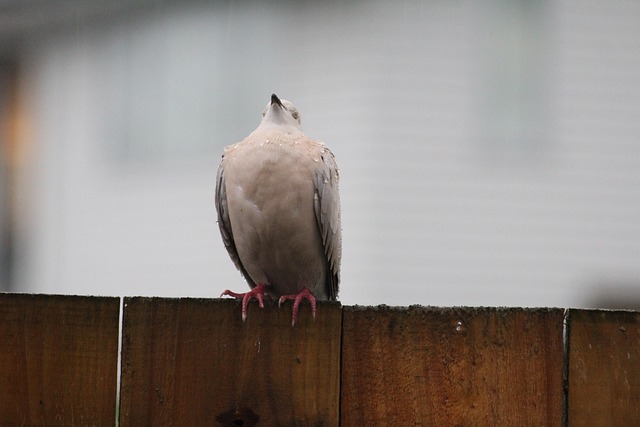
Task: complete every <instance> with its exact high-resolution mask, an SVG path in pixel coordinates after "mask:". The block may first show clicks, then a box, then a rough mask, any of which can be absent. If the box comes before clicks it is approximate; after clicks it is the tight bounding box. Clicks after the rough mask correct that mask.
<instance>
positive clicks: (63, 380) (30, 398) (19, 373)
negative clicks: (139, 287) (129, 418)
mask: <svg viewBox="0 0 640 427" xmlns="http://www.w3.org/2000/svg"><path fill="white" fill-rule="evenodd" d="M119 311H120V300H119V298H96V297H73V296H54V295H26V294H0V396H2V398H0V425H2V426H13V425H47V426H63V425H64V426H74V425H78V426H86V425H114V424H115V416H116V391H117V385H116V383H117V360H118V316H119Z"/></svg>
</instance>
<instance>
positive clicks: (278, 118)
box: [262, 93, 301, 129]
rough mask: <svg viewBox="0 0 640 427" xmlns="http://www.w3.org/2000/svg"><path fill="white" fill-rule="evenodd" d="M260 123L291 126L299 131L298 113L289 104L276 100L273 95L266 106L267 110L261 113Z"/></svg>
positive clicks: (282, 100)
mask: <svg viewBox="0 0 640 427" xmlns="http://www.w3.org/2000/svg"><path fill="white" fill-rule="evenodd" d="M262 123H271V124H276V125H285V126H293V127H295V128H297V129H301V125H300V112H299V111H298V109H297V108H296V107H295V105H293V104H292V103H291V102H289V101H287V100H286V99H280V98H278V96H277V95H276V94H275V93H274V94H273V95H271V101H269V103H268V104H267V108H265V110H264V111H263V112H262Z"/></svg>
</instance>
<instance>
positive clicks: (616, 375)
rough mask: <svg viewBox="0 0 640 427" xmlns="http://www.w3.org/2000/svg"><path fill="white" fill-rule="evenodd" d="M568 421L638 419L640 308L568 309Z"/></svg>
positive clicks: (617, 423) (614, 423)
mask: <svg viewBox="0 0 640 427" xmlns="http://www.w3.org/2000/svg"><path fill="white" fill-rule="evenodd" d="M568 408H569V425H571V426H585V425H601V426H632V425H640V313H639V312H630V311H629V312H625V311H602V310H597V311H596V310H570V311H569V397H568Z"/></svg>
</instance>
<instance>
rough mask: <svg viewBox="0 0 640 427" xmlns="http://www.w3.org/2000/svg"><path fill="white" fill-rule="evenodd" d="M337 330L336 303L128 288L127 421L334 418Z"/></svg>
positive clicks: (246, 422) (309, 421) (303, 421)
mask: <svg viewBox="0 0 640 427" xmlns="http://www.w3.org/2000/svg"><path fill="white" fill-rule="evenodd" d="M340 334H341V308H340V305H339V304H338V303H328V302H319V304H318V314H317V316H316V320H315V321H314V320H313V319H312V318H311V315H310V309H309V306H308V305H306V304H303V305H301V307H300V313H299V317H298V324H297V325H296V326H295V327H291V304H284V305H283V307H282V308H278V307H277V305H276V304H275V303H273V302H266V301H265V308H264V309H261V308H259V307H258V306H257V303H255V302H251V303H250V306H249V316H248V318H247V320H246V322H244V323H243V322H242V320H241V318H240V304H239V302H238V301H235V300H231V299H184V298H183V299H166V298H162V299H160V298H126V299H125V304H124V322H123V344H122V349H123V358H122V383H121V416H120V423H121V426H123V427H126V426H138V425H171V424H175V425H177V424H179V425H243V426H245V427H246V426H250V425H255V424H257V423H260V425H283V426H286V425H327V426H332V425H338V411H339V407H338V405H339V387H340V379H339V375H340V372H339V366H340ZM234 423H235V424H234Z"/></svg>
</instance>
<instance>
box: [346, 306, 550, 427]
mask: <svg viewBox="0 0 640 427" xmlns="http://www.w3.org/2000/svg"><path fill="white" fill-rule="evenodd" d="M562 324H563V310H558V309H539V310H538V309H536V310H527V309H482V308H479V309H476V308H468V309H467V308H454V309H441V308H425V307H409V308H389V307H384V306H383V307H377V308H375V307H368V308H358V307H344V309H343V347H342V389H341V392H342V402H341V421H342V425H343V426H364V425H512V426H516V425H523V426H524V425H546V426H557V425H561V424H562V415H563V410H562V405H563V402H562V400H563V389H562V387H563V380H562V374H563V372H562V363H563V342H562V328H563V327H562Z"/></svg>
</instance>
